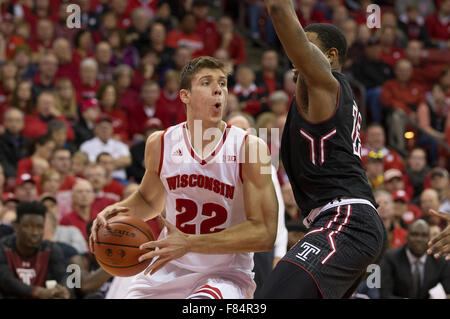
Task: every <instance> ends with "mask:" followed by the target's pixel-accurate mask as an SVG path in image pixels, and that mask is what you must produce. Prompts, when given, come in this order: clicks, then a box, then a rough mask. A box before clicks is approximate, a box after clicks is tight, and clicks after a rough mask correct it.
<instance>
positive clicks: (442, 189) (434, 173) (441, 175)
mask: <svg viewBox="0 0 450 319" xmlns="http://www.w3.org/2000/svg"><path fill="white" fill-rule="evenodd" d="M427 177H429V179H428V178H427V179H426V180H425V182H424V188H432V189H434V190H436V191H437V192H438V194H439V198H440V199H444V198H445V197H446V192H447V189H448V188H449V187H450V179H449V174H448V171H447V170H446V169H445V168H442V167H435V168H433V169H432V170H431V171H430V173H429V175H428V176H427ZM439 211H440V212H441V211H442V210H439Z"/></svg>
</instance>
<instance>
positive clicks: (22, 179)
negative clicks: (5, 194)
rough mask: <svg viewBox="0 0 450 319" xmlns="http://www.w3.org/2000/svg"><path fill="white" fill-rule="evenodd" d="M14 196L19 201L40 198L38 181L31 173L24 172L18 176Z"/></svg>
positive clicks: (30, 200)
mask: <svg viewBox="0 0 450 319" xmlns="http://www.w3.org/2000/svg"><path fill="white" fill-rule="evenodd" d="M14 197H15V198H16V199H17V200H18V201H19V202H32V201H36V200H38V198H39V195H38V189H37V183H36V181H35V180H34V179H33V178H32V177H31V176H30V175H29V174H22V175H20V176H18V177H17V182H16V188H15V190H14Z"/></svg>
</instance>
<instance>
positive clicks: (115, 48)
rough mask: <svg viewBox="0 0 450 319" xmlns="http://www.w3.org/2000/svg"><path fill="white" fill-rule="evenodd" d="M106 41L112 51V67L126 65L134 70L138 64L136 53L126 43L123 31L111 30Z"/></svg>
mask: <svg viewBox="0 0 450 319" xmlns="http://www.w3.org/2000/svg"><path fill="white" fill-rule="evenodd" d="M107 40H108V43H109V44H110V46H111V50H112V58H111V65H112V66H114V67H116V66H119V65H128V66H129V67H131V68H134V67H136V66H137V65H138V64H139V54H138V51H137V49H136V48H135V47H133V46H131V45H129V44H128V43H127V42H126V38H125V31H123V30H120V29H114V30H111V32H110V33H109V35H108V38H107Z"/></svg>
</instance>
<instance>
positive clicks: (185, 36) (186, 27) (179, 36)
mask: <svg viewBox="0 0 450 319" xmlns="http://www.w3.org/2000/svg"><path fill="white" fill-rule="evenodd" d="M195 24H196V19H195V15H194V14H193V13H190V12H186V13H185V14H184V16H183V18H182V20H181V23H180V28H179V29H175V30H172V31H170V32H169V33H168V34H167V38H166V46H168V47H169V48H173V49H176V48H177V47H178V46H180V45H186V46H187V47H189V48H190V49H191V53H192V57H193V58H195V57H198V56H201V55H203V54H204V50H205V45H204V43H203V39H202V37H201V36H200V35H199V34H197V33H196V32H195Z"/></svg>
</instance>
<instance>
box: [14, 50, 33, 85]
mask: <svg viewBox="0 0 450 319" xmlns="http://www.w3.org/2000/svg"><path fill="white" fill-rule="evenodd" d="M13 60H14V63H15V64H16V67H17V76H18V78H19V79H20V80H24V81H30V80H32V79H33V78H34V75H35V74H36V72H38V66H37V65H36V64H34V63H32V61H31V50H30V47H29V46H28V45H26V44H21V45H19V46H17V48H16V49H15V51H14V56H13Z"/></svg>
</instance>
